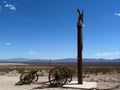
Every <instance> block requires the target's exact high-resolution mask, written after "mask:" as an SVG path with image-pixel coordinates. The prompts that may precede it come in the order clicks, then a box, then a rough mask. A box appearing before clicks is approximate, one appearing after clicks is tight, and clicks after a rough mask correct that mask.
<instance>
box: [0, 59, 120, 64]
mask: <svg viewBox="0 0 120 90" xmlns="http://www.w3.org/2000/svg"><path fill="white" fill-rule="evenodd" d="M0 62H4V63H5V62H6V63H7V62H13V63H14V62H15V63H50V62H51V63H76V62H77V59H76V58H66V59H55V60H48V59H28V58H11V59H0ZM83 63H120V59H112V60H110V59H94V58H84V59H83Z"/></svg>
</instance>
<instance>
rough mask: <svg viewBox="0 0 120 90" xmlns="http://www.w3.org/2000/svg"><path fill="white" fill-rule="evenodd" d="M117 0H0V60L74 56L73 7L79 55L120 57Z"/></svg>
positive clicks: (86, 56)
mask: <svg viewBox="0 0 120 90" xmlns="http://www.w3.org/2000/svg"><path fill="white" fill-rule="evenodd" d="M119 4H120V1H119V0H0V59H2V58H23V57H24V58H45V59H58V58H75V57H76V56H77V27H76V25H77V18H78V14H77V11H76V9H77V8H79V9H80V10H84V28H83V57H84V58H110V59H111V58H120V42H119V39H120V35H119V34H120V25H119V24H120V5H119Z"/></svg>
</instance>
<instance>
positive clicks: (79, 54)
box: [77, 9, 83, 84]
mask: <svg viewBox="0 0 120 90" xmlns="http://www.w3.org/2000/svg"><path fill="white" fill-rule="evenodd" d="M77 12H78V14H79V17H78V22H77V40H78V41H77V69H78V84H83V78H82V49H83V46H82V27H83V11H82V13H80V10H79V9H77Z"/></svg>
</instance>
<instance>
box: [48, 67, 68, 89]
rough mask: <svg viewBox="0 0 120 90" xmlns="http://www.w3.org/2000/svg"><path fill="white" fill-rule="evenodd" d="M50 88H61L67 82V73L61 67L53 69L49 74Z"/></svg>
mask: <svg viewBox="0 0 120 90" xmlns="http://www.w3.org/2000/svg"><path fill="white" fill-rule="evenodd" d="M49 82H50V86H53V87H61V86H63V85H64V84H66V82H67V78H66V71H65V70H64V69H62V68H60V67H55V68H53V69H52V70H51V71H50V73H49Z"/></svg>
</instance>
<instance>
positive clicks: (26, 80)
mask: <svg viewBox="0 0 120 90" xmlns="http://www.w3.org/2000/svg"><path fill="white" fill-rule="evenodd" d="M20 81H21V82H22V83H23V84H30V83H31V82H32V75H31V73H29V72H24V73H22V74H21V76H20Z"/></svg>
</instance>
